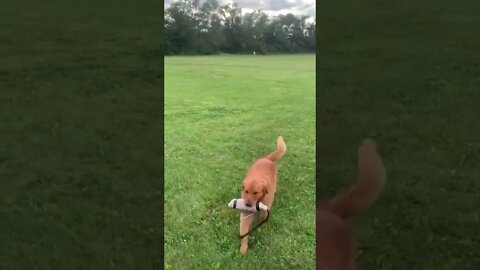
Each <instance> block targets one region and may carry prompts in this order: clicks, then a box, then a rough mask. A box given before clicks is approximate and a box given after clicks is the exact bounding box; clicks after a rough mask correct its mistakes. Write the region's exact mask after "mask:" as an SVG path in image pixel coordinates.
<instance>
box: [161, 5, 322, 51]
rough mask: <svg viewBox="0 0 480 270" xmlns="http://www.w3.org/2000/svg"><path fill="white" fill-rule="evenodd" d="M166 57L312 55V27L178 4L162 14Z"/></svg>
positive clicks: (232, 8) (302, 20)
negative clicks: (181, 55)
mask: <svg viewBox="0 0 480 270" xmlns="http://www.w3.org/2000/svg"><path fill="white" fill-rule="evenodd" d="M164 28H165V29H164V30H165V31H164V33H165V53H166V54H218V53H222V52H226V53H249V54H250V53H252V52H256V53H261V54H267V53H298V52H314V51H315V23H308V22H307V17H296V16H294V15H293V14H286V15H279V16H277V17H274V18H269V17H268V16H267V14H265V13H264V12H262V11H261V10H256V11H253V12H251V13H246V14H242V9H241V8H240V7H239V6H238V4H235V3H234V4H227V5H224V6H220V5H219V3H218V2H217V0H206V1H205V2H204V3H203V4H202V5H200V2H199V0H179V1H176V2H174V3H172V5H171V6H170V7H169V8H168V9H167V10H165V24H164Z"/></svg>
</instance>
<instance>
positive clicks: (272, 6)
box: [165, 0, 315, 17]
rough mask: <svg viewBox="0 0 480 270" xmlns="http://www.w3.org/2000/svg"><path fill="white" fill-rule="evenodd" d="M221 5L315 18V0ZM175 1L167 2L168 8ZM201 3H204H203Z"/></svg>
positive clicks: (253, 0) (224, 1)
mask: <svg viewBox="0 0 480 270" xmlns="http://www.w3.org/2000/svg"><path fill="white" fill-rule="evenodd" d="M217 1H218V3H219V4H220V5H225V4H227V3H233V2H235V3H237V4H238V5H239V6H240V7H241V8H242V10H243V11H244V12H251V11H253V10H256V9H261V10H263V11H264V12H265V13H267V14H268V15H270V16H276V15H278V14H286V13H292V14H294V15H298V16H303V15H305V16H309V17H315V0H235V1H231V0H217ZM172 2H175V0H165V7H168V6H169V5H170V4H171V3H172ZM200 2H204V1H201V0H200Z"/></svg>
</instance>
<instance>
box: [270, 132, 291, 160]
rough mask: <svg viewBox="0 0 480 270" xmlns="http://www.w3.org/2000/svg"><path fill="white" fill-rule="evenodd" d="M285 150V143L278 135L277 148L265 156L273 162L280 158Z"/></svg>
mask: <svg viewBox="0 0 480 270" xmlns="http://www.w3.org/2000/svg"><path fill="white" fill-rule="evenodd" d="M285 151H287V145H286V144H285V141H284V140H283V137H282V136H279V137H278V139H277V150H275V152H273V153H271V154H270V155H268V156H267V158H268V159H270V160H271V161H273V162H275V161H277V160H279V159H280V158H282V156H283V154H285Z"/></svg>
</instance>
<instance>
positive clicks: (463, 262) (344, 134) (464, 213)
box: [317, 0, 480, 270]
mask: <svg viewBox="0 0 480 270" xmlns="http://www.w3.org/2000/svg"><path fill="white" fill-rule="evenodd" d="M319 8H320V12H319V13H317V18H318V20H317V23H318V25H320V26H321V27H320V28H319V38H318V43H317V44H318V45H317V46H318V47H317V51H318V67H317V76H318V80H319V81H318V85H319V89H318V92H317V95H318V96H319V98H318V102H319V104H318V110H319V111H318V112H317V116H318V121H319V123H320V127H321V128H320V129H319V131H318V132H319V136H318V137H317V141H318V145H317V147H318V148H319V149H318V150H319V152H320V155H319V156H318V157H317V162H318V165H319V168H320V171H319V178H320V182H319V184H318V186H317V188H318V189H319V191H320V193H321V195H322V196H329V195H331V194H333V193H335V192H336V191H337V190H338V189H340V188H343V187H345V186H347V185H348V184H350V183H351V182H353V181H354V179H355V169H356V167H355V166H356V164H355V159H356V157H355V155H356V148H357V146H358V144H359V143H360V141H361V139H362V138H363V137H364V136H367V135H371V136H373V137H374V138H376V139H377V140H378V142H379V144H380V149H381V152H382V154H383V156H384V159H385V164H386V166H387V169H388V182H387V185H386V189H385V190H384V193H383V194H382V197H381V199H380V200H379V201H378V202H377V203H376V205H375V206H374V207H373V208H372V209H371V211H369V212H368V213H367V214H366V215H365V216H363V217H361V218H359V219H356V220H355V221H354V223H353V224H354V227H355V230H356V232H357V233H358V235H359V241H360V247H361V250H362V251H363V254H362V255H361V257H360V258H359V269H382V270H387V269H399V270H403V269H436V270H440V269H479V266H480V253H479V251H480V230H479V222H480V209H479V205H480V204H479V203H480V181H479V180H480V167H479V164H480V137H479V134H480V125H479V124H478V123H479V121H478V117H479V116H480V91H478V90H479V85H480V76H479V75H480V65H479V63H480V54H479V51H480V35H479V31H478V25H480V16H478V14H479V13H480V2H479V1H474V0H465V1H459V2H458V3H455V4H454V3H453V2H451V1H444V0H441V1H433V0H424V1H415V2H412V1H405V2H392V1H383V2H382V1H373V0H371V1H363V2H351V3H350V2H349V3H348V4H346V3H344V1H333V0H332V1H322V4H321V5H320V6H319Z"/></svg>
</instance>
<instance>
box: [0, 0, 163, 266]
mask: <svg viewBox="0 0 480 270" xmlns="http://www.w3.org/2000/svg"><path fill="white" fill-rule="evenodd" d="M155 7H157V8H156V9H155ZM161 8H162V7H161V6H160V4H159V3H157V2H156V1H142V2H141V3H135V4H134V3H119V2H118V1H111V0H107V1H102V2H97V1H93V0H87V1H81V2H68V3H67V2H65V1H61V0H55V1H47V2H45V1H41V2H39V1H33V0H22V1H15V2H14V3H13V2H9V1H3V2H2V3H1V4H0V25H1V29H2V31H0V137H1V139H0V269H5V270H6V269H8V270H16V269H161V268H162V259H161V252H162V248H163V242H162V234H163V231H162V223H161V222H162V220H161V214H160V212H161V210H160V209H161V203H162V191H161V170H162V168H161V164H162V141H161V136H162V111H161V102H162V99H161V91H162V85H163V77H162V75H163V70H162V69H163V56H162V50H161V45H162V44H161V43H162V40H161V35H160V34H161V33H160V30H161V27H162V26H161V23H160V22H161V17H160V16H161V12H160V11H159V10H161ZM138 14H141V16H138Z"/></svg>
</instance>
